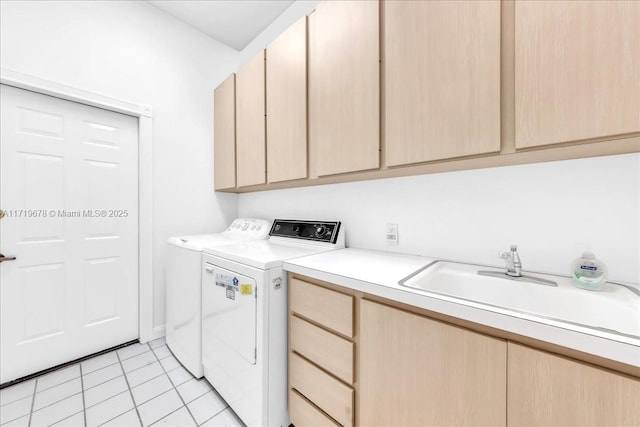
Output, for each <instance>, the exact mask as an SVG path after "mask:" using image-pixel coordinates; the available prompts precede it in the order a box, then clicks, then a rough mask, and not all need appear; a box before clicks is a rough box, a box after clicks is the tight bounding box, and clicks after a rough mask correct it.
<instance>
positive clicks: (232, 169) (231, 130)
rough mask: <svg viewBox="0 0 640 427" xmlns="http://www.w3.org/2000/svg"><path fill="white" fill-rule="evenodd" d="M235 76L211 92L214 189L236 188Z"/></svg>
mask: <svg viewBox="0 0 640 427" xmlns="http://www.w3.org/2000/svg"><path fill="white" fill-rule="evenodd" d="M235 92H236V76H235V74H232V75H230V76H229V77H227V79H226V80H225V81H223V82H222V83H221V84H220V86H218V87H217V88H216V89H215V90H214V92H213V139H214V144H213V162H214V163H213V173H214V188H215V189H216V190H225V189H229V188H234V187H235V186H236V93H235Z"/></svg>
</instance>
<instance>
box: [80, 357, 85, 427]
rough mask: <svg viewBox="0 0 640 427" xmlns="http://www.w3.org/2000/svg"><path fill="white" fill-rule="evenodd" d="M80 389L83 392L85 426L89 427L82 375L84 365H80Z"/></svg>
mask: <svg viewBox="0 0 640 427" xmlns="http://www.w3.org/2000/svg"><path fill="white" fill-rule="evenodd" d="M80 388H81V390H82V416H83V418H84V425H85V427H86V426H87V405H86V401H85V399H84V376H83V375H82V364H80Z"/></svg>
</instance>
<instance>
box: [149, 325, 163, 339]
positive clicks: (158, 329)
mask: <svg viewBox="0 0 640 427" xmlns="http://www.w3.org/2000/svg"><path fill="white" fill-rule="evenodd" d="M165 335H166V334H165V327H164V325H160V326H154V327H153V333H152V335H151V339H150V340H149V341H153V340H157V339H158V338H162V337H163V336H165Z"/></svg>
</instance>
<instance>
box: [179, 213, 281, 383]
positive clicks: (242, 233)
mask: <svg viewBox="0 0 640 427" xmlns="http://www.w3.org/2000/svg"><path fill="white" fill-rule="evenodd" d="M270 228H271V223H270V222H268V221H265V220H263V219H247V218H238V219H236V220H234V221H233V222H232V223H231V225H230V226H229V228H227V229H226V230H225V231H224V232H222V233H217V234H206V235H198V236H183V237H171V238H170V239H169V250H168V254H167V259H168V261H167V267H166V269H167V270H166V274H167V275H166V278H167V287H166V340H167V345H168V346H169V348H170V349H171V352H172V353H173V354H174V355H175V356H176V358H177V359H178V360H179V361H180V363H182V365H183V366H184V367H185V368H187V369H188V370H189V372H191V373H192V374H193V376H195V377H197V378H201V377H202V375H203V371H202V342H201V339H202V323H201V320H202V315H201V313H202V311H201V310H202V278H201V274H202V249H203V248H204V247H210V248H213V247H219V246H224V245H230V244H233V243H239V242H242V241H247V240H260V239H263V240H264V239H266V238H267V237H268V236H269V230H270Z"/></svg>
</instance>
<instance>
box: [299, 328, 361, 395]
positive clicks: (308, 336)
mask: <svg viewBox="0 0 640 427" xmlns="http://www.w3.org/2000/svg"><path fill="white" fill-rule="evenodd" d="M289 327H290V328H291V349H292V350H295V351H296V352H297V353H299V354H301V355H303V356H304V357H306V358H307V359H309V360H311V361H312V362H313V363H315V364H317V365H319V366H321V367H322V368H324V369H326V370H327V371H329V372H331V373H332V374H333V375H335V376H337V377H338V378H340V379H341V380H343V381H345V382H347V383H349V384H352V383H353V343H352V342H350V341H347V340H346V339H344V338H341V337H339V336H337V335H335V334H332V333H331V332H328V331H325V330H324V329H322V328H319V327H317V326H315V325H313V324H311V323H309V322H307V321H305V320H302V319H299V318H298V317H295V316H292V317H291V323H290V325H289Z"/></svg>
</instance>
